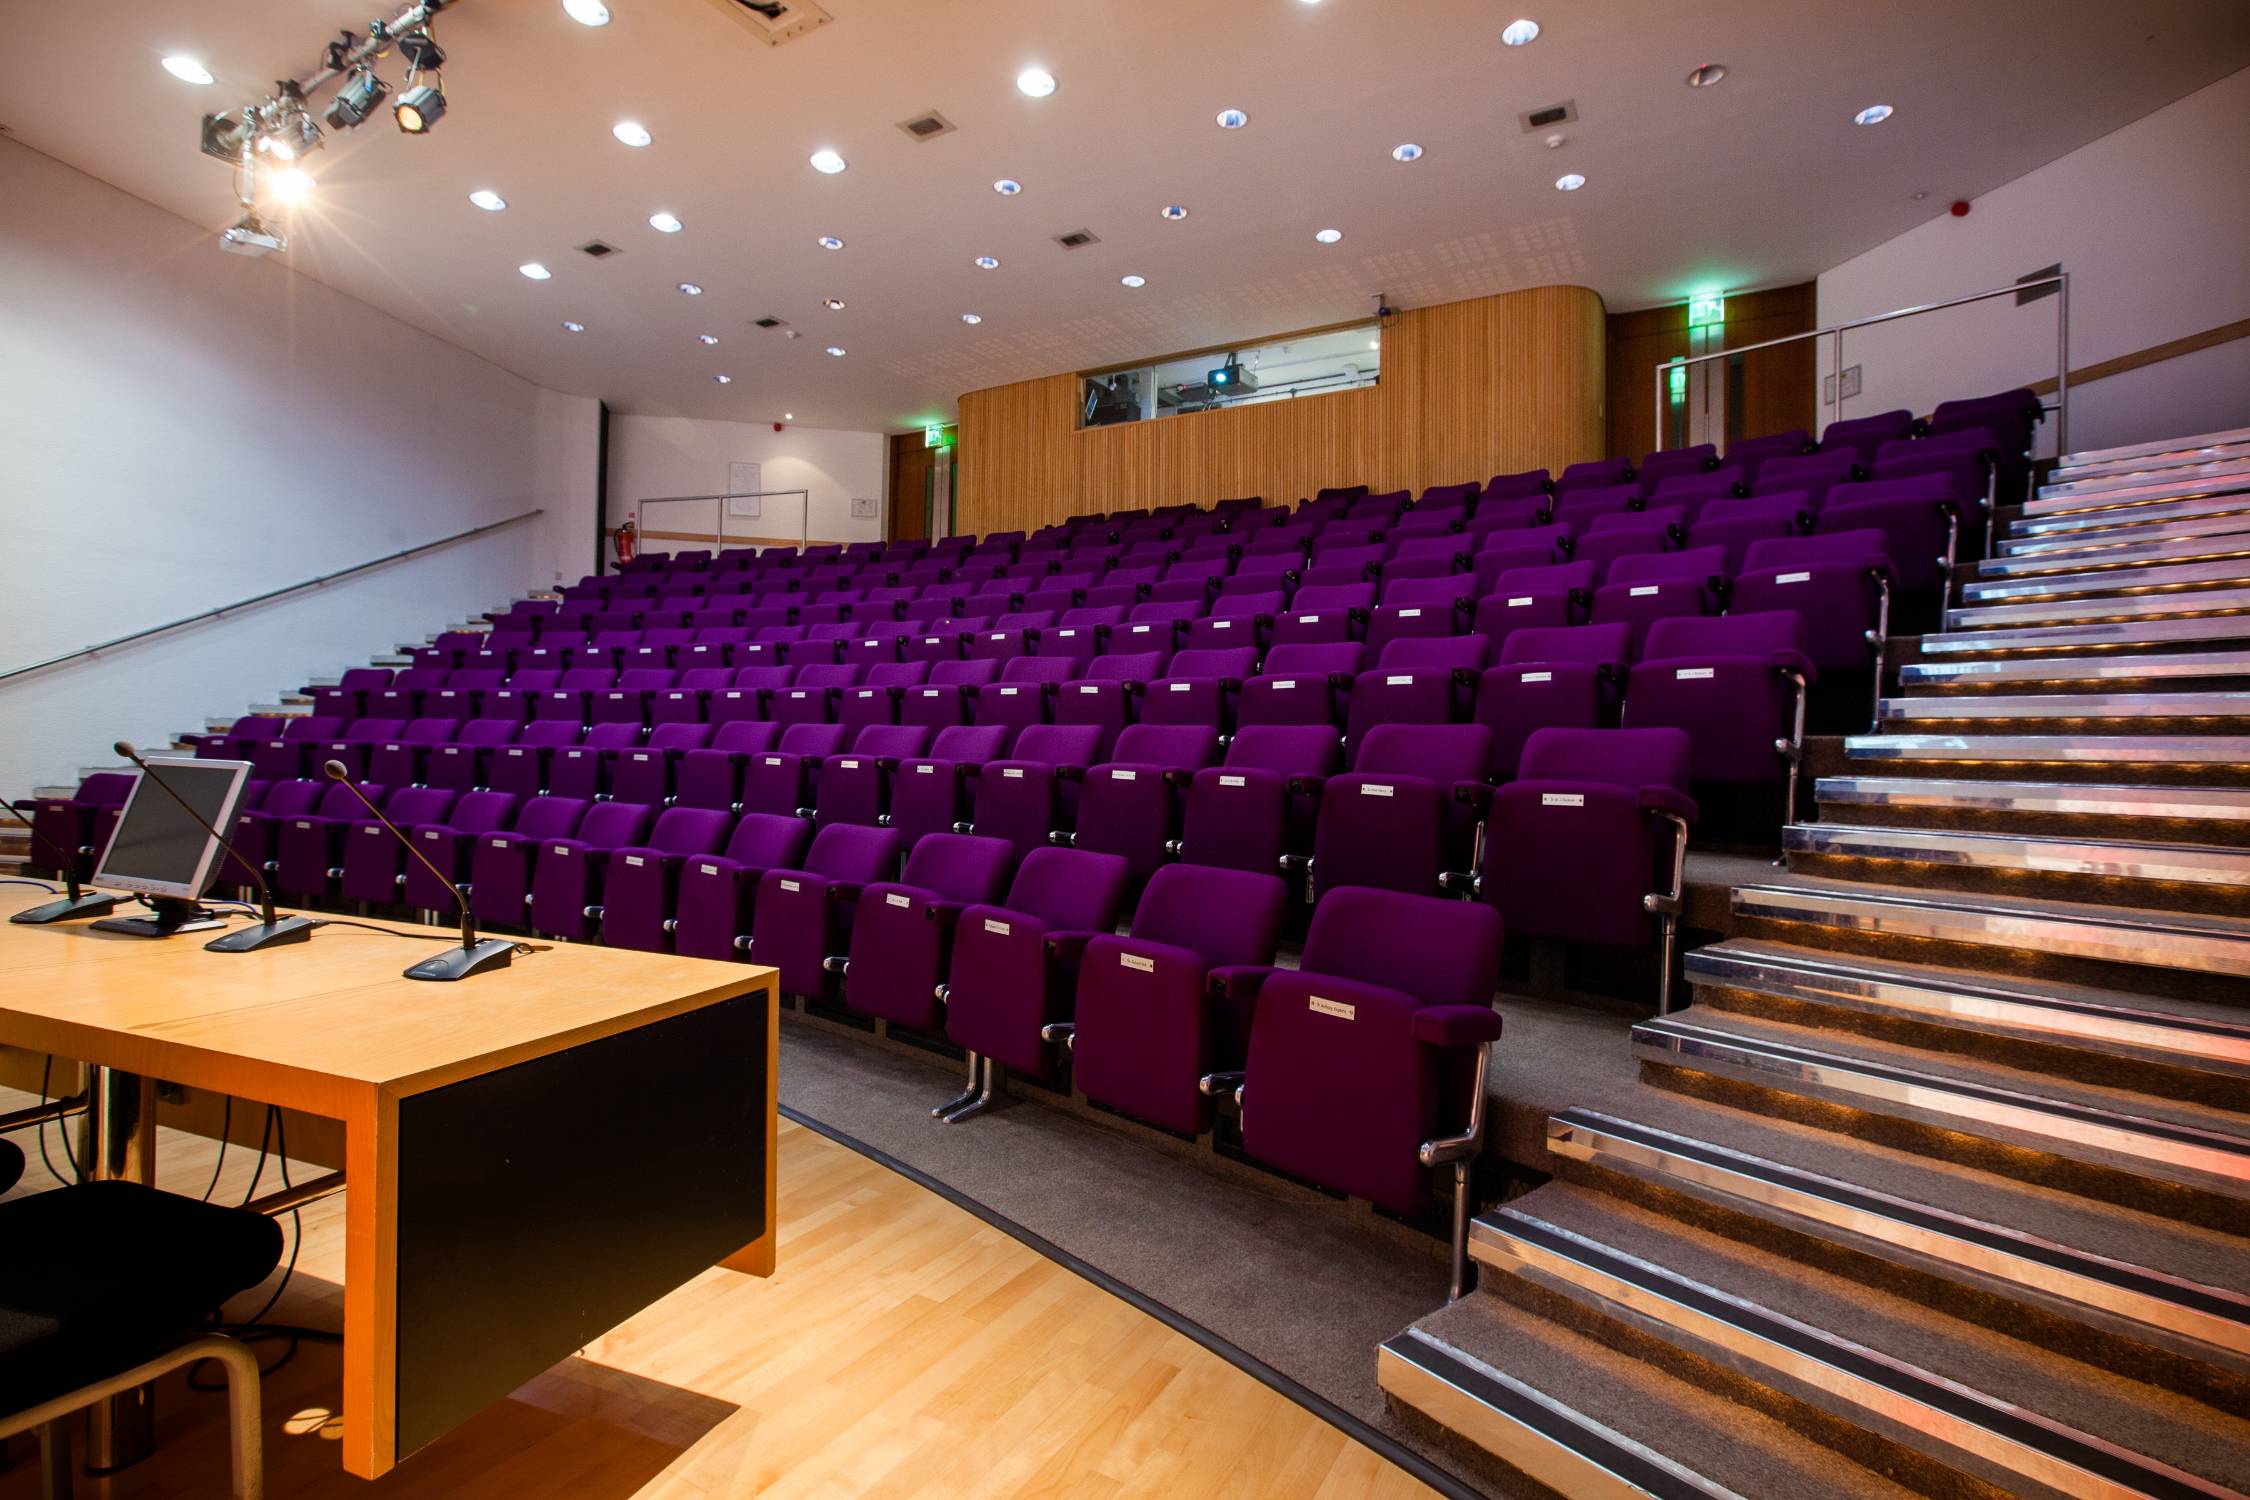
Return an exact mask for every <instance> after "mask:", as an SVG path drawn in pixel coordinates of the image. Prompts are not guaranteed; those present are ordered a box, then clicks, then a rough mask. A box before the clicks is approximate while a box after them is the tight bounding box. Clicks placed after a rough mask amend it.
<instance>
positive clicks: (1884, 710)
mask: <svg viewBox="0 0 2250 1500" xmlns="http://www.w3.org/2000/svg"><path fill="white" fill-rule="evenodd" d="M1881 714H1882V717H1883V718H1885V719H1893V720H1906V721H1908V722H1912V721H1915V720H1927V719H2250V692H2230V691H2226V690H2224V689H2218V690H2212V691H2206V692H2120V693H2009V694H1999V693H1993V694H1984V695H1981V696H1978V697H1974V698H1968V697H1906V698H1885V699H1883V700H1882V703H1881Z"/></svg>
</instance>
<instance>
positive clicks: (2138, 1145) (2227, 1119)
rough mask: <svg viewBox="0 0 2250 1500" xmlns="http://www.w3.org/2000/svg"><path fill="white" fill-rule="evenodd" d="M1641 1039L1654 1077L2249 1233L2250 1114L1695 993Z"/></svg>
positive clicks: (1638, 1051)
mask: <svg viewBox="0 0 2250 1500" xmlns="http://www.w3.org/2000/svg"><path fill="white" fill-rule="evenodd" d="M1633 1049H1634V1052H1635V1055H1637V1056H1638V1057H1639V1058H1640V1059H1641V1061H1642V1063H1643V1065H1644V1072H1643V1077H1644V1078H1645V1079H1646V1080H1647V1081H1648V1082H1650V1083H1652V1084H1655V1085H1657V1086H1659V1087H1663V1088H1672V1089H1677V1090H1679V1091H1680V1092H1682V1093H1687V1094H1694V1095H1696V1096H1698V1097H1702V1098H1711V1099H1717V1100H1720V1101H1721V1102H1724V1103H1730V1104H1738V1105H1741V1106H1742V1107H1745V1108H1749V1109H1752V1110H1755V1111H1759V1112H1763V1113H1771V1114H1774V1115H1778V1116H1781V1117H1783V1118H1788V1119H1797V1120H1804V1121H1807V1122H1809V1123H1812V1124H1818V1125H1824V1126H1826V1127H1827V1128H1829V1129H1832V1130H1837V1131H1840V1132H1843V1133H1845V1134H1851V1135H1857V1136H1859V1137H1860V1138H1862V1139H1867V1140H1875V1141H1881V1142H1884V1143H1885V1144H1888V1145H1893V1146H1898V1147H1901V1148H1903V1149H1906V1150H1912V1151H1920V1152H1923V1153H1924V1154H1926V1155H1929V1156H1933V1157H1937V1158H1939V1159H1940V1160H1945V1161H1953V1162H1959V1163H1961V1164H1963V1165H1967V1166H1973V1167H1978V1168H1980V1169H1983V1170H1988V1171H1994V1172H1999V1173H2001V1174H2003V1175H2006V1176H2011V1177H2016V1178H2019V1179H2022V1180H2027V1181H2036V1182H2043V1183H2046V1184H2048V1185H2050V1186H2055V1187H2062V1188H2067V1189H2069V1190H2071V1191H2074V1192H2078V1193H2083V1194H2085V1195H2087V1196H2088V1197H2092V1198H2098V1199H2100V1200H2102V1201H2104V1202H2110V1203H2123V1204H2125V1205H2127V1206H2128V1207H2132V1208H2137V1209H2141V1210H2144V1211H2147V1212H2152V1213H2159V1214H2167V1215H2171V1216H2174V1217H2178V1218H2182V1219H2186V1220H2188V1221H2190V1222H2193V1223H2198V1224H2204V1225H2208V1226H2210V1227H2212V1228H2216V1229H2222V1230H2226V1231H2228V1232H2230V1233H2236V1234H2250V1115H2245V1114H2242V1113H2239V1112H2236V1111H2232V1110H2217V1109H2210V1108H2206V1107H2202V1106H2197V1105H2191V1104H2186V1103H2182V1102H2180V1101H2177V1100H2172V1099H2163V1098H2158V1097H2155V1096H2152V1095H2148V1094H2140V1093H2131V1092H2127V1091H2125V1090H2121V1089H2105V1088H2098V1087H2095V1086H2094V1085H2091V1084H2084V1083H2073V1082H2069V1081H2066V1080H2061V1079H2055V1078H2050V1077H2046V1076H2043V1075H2040V1074H2037V1073H2032V1072H2026V1071H2024V1070H2022V1069H2017V1068H2009V1067H2003V1066H2001V1065H1999V1064H1997V1063H1991V1062H1986V1061H1983V1060H1980V1059H1977V1058H1972V1057H1968V1056H1965V1055H1962V1054H1960V1053H1940V1052H1931V1051H1927V1050H1924V1049H1921V1048H1915V1047H1902V1046H1899V1045H1897V1044H1895V1043H1892V1042H1886V1041H1882V1040H1878V1039H1876V1038H1873V1037H1866V1036H1858V1035H1852V1034H1849V1033H1844V1032H1840V1031H1836V1030H1833V1029H1823V1028H1815V1027H1807V1026H1792V1025H1788V1024H1786V1023H1783V1022H1779V1021H1772V1020H1768V1019H1766V1018H1764V1017H1760V1016H1749V1015H1744V1014H1742V1013H1740V1012H1737V1011H1720V1010H1712V1009H1709V1008H1707V1007H1704V1006H1700V1005H1694V1006H1689V1007H1688V1008H1687V1009H1686V1010H1683V1011H1678V1012H1675V1013H1674V1014H1672V1015H1670V1016H1663V1017H1658V1018H1657V1019H1655V1020H1652V1021H1646V1022H1642V1023H1640V1024H1639V1025H1636V1026H1635V1027H1634V1028H1633Z"/></svg>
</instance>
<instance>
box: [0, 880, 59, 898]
mask: <svg viewBox="0 0 2250 1500" xmlns="http://www.w3.org/2000/svg"><path fill="white" fill-rule="evenodd" d="M0 885H35V886H37V887H39V889H41V890H43V891H45V892H46V893H47V894H48V895H50V896H56V895H60V894H61V893H62V887H61V886H59V885H49V884H47V882H46V881H44V880H23V879H20V878H18V877H16V876H13V875H11V876H8V877H7V878H6V879H0Z"/></svg>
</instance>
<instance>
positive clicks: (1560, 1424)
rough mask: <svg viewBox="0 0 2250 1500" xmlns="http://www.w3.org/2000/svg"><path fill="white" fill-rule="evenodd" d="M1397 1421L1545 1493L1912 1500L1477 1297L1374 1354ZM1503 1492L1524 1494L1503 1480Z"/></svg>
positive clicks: (1749, 1418) (1624, 1357) (1778, 1430)
mask: <svg viewBox="0 0 2250 1500" xmlns="http://www.w3.org/2000/svg"><path fill="white" fill-rule="evenodd" d="M1377 1361H1378V1364H1377V1378H1378V1379H1379V1380H1380V1381H1381V1382H1382V1386H1383V1389H1384V1391H1385V1392H1387V1393H1388V1394H1389V1396H1390V1397H1391V1400H1392V1402H1393V1405H1394V1408H1396V1409H1399V1410H1401V1411H1404V1412H1410V1413H1413V1414H1414V1415H1415V1416H1416V1417H1418V1418H1419V1419H1420V1424H1421V1425H1422V1426H1423V1427H1424V1428H1425V1429H1427V1428H1437V1429H1442V1430H1443V1431H1445V1432H1446V1433H1449V1434H1450V1435H1451V1436H1452V1437H1453V1438H1454V1439H1455V1441H1456V1442H1457V1443H1466V1444H1472V1445H1474V1447H1475V1448H1476V1450H1477V1451H1478V1452H1479V1453H1480V1454H1483V1455H1487V1456H1489V1458H1491V1459H1494V1460H1497V1461H1498V1462H1499V1463H1501V1464H1503V1465H1505V1466H1507V1468H1508V1469H1509V1470H1511V1471H1512V1476H1510V1477H1515V1478H1518V1479H1528V1480H1530V1481H1532V1482H1534V1483H1535V1484H1537V1485H1538V1486H1540V1488H1539V1489H1538V1490H1537V1493H1539V1494H1542V1495H1545V1494H1557V1495H1566V1496H1587V1495H1603V1496H1609V1495H1615V1496H1625V1495H1652V1496H1658V1497H1662V1500H1726V1497H1730V1496H1732V1497H1747V1500H1760V1497H1769V1496H1770V1497H1780V1496H1799V1495H1802V1496H1812V1495H1822V1496H1830V1495H1832V1496H1837V1497H1854V1500H1905V1497H1906V1496H1908V1495H1910V1494H1912V1493H1913V1492H1912V1491H1909V1490H1905V1489H1902V1488H1900V1487H1899V1486H1898V1485H1895V1484H1893V1483H1891V1482H1890V1481H1889V1480H1887V1479H1885V1478H1883V1477H1881V1476H1880V1475H1877V1474H1874V1473H1872V1472H1870V1471H1869V1470H1867V1469H1864V1468H1862V1467H1860V1466H1859V1465H1858V1464H1855V1463H1853V1462H1852V1461H1850V1460H1849V1459H1847V1458H1844V1457H1843V1456H1842V1455H1840V1454H1838V1453H1836V1452H1834V1451H1833V1450H1831V1449H1828V1448H1824V1447H1822V1446H1821V1445H1820V1444H1818V1443H1814V1442H1811V1441H1809V1440H1807V1439H1806V1438H1805V1437H1803V1436H1802V1435H1801V1434H1799V1433H1796V1432H1793V1431H1791V1430H1790V1429H1789V1428H1787V1427H1785V1426H1783V1425H1782V1424H1781V1423H1779V1422H1777V1421H1775V1420H1773V1419H1772V1418H1771V1417H1767V1416H1763V1415H1761V1414H1759V1413H1757V1412H1754V1411H1748V1410H1745V1409H1744V1408H1742V1407H1739V1406H1737V1405H1735V1404H1733V1403H1732V1402H1729V1401H1727V1400H1725V1399H1724V1398H1722V1397H1719V1396H1716V1395H1713V1394H1712V1393H1711V1392H1709V1391H1707V1390H1704V1389H1702V1388H1700V1387H1698V1386H1695V1385H1691V1384H1689V1383H1688V1382H1686V1381H1683V1380H1678V1379H1675V1378H1673V1377H1672V1376H1670V1375H1667V1374H1665V1373H1664V1372H1663V1371H1661V1370H1658V1369H1657V1368H1655V1367H1654V1366H1652V1365H1649V1364H1646V1363H1643V1362H1642V1361H1639V1360H1636V1359H1634V1358H1632V1357H1631V1356H1630V1355H1628V1354H1624V1353H1621V1352H1619V1351H1618V1350H1616V1349H1612V1348H1607V1347H1605V1346H1604V1345H1602V1344H1600V1343H1597V1342H1596V1341H1594V1340H1593V1339H1590V1338H1587V1337H1585V1336H1584V1335H1582V1334H1578V1333H1573V1332H1572V1331H1571V1330H1569V1329H1567V1328H1565V1327H1563V1326H1562V1325H1560V1324H1558V1323H1555V1322H1552V1321H1550V1320H1548V1319H1546V1318H1542V1317H1539V1316H1537V1315H1535V1314H1533V1313H1530V1312H1526V1311H1525V1310H1524V1309H1522V1308H1520V1307H1517V1306H1514V1305H1513V1304H1511V1303H1508V1302H1505V1301H1503V1300H1501V1299H1499V1298H1497V1297H1467V1298H1464V1299H1462V1300H1461V1301H1459V1302H1457V1303H1455V1304H1453V1305H1452V1306H1451V1307H1446V1308H1441V1309H1440V1310H1439V1311H1437V1312H1435V1313H1432V1314H1431V1315H1430V1316H1428V1317H1426V1318H1423V1319H1421V1320H1420V1321H1419V1322H1417V1323H1416V1324H1415V1325H1414V1326H1413V1327H1412V1328H1410V1329H1408V1330H1407V1331H1406V1332H1404V1333H1402V1334H1400V1335H1399V1336H1398V1337H1396V1338H1393V1339H1389V1340H1387V1341H1385V1343H1384V1344H1383V1346H1382V1348H1381V1349H1380V1350H1379V1351H1378V1352H1377ZM1496 1487H1498V1488H1501V1489H1502V1490H1503V1492H1504V1493H1517V1492H1519V1490H1518V1485H1515V1484H1510V1483H1508V1481H1507V1479H1505V1478H1503V1479H1501V1480H1500V1481H1499V1482H1498V1484H1497V1486H1496Z"/></svg>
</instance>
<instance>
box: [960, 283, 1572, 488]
mask: <svg viewBox="0 0 2250 1500" xmlns="http://www.w3.org/2000/svg"><path fill="white" fill-rule="evenodd" d="M1602 361H1603V320H1602V305H1601V299H1600V298H1599V297H1597V296H1595V295H1594V294H1593V293H1592V292H1590V291H1587V290H1586V289H1585V288H1583V287H1540V288H1537V289H1535V290H1532V291H1527V292H1510V293H1507V294H1505V295H1502V296H1498V297H1479V298H1475V299H1473V300H1470V301H1467V302H1449V303H1445V304H1442V305H1440V306H1437V307H1425V308H1414V309H1411V310H1409V311H1406V312H1402V313H1400V314H1399V315H1398V317H1397V318H1396V320H1395V321H1394V322H1393V323H1392V325H1391V326H1390V328H1389V329H1387V330H1386V331H1385V333H1384V335H1383V363H1382V383H1381V384H1379V385H1376V386H1372V387H1368V388H1366V389H1362V390H1354V391H1338V392H1335V393H1334V394H1331V395H1325V396H1305V397H1301V398H1299V399H1297V400H1294V401H1270V402H1264V403H1261V404H1258V405H1253V406H1241V407H1235V408H1231V409H1228V410H1223V411H1207V412H1194V413H1190V414H1186V415H1180V416H1170V417H1163V418H1159V419H1156V420H1153V421H1145V422H1131V423H1126V424H1124V425H1121V426H1115V427H1094V428H1087V429H1084V430H1080V429H1079V427H1078V420H1077V418H1078V410H1077V408H1078V401H1079V396H1080V388H1079V382H1078V377H1077V376H1076V375H1074V374H1073V375H1053V376H1047V377H1045V378H1043V379H1039V380H1026V381H1020V382H1018V383H1016V384H1014V385H1005V386H995V387H993V388H991V389H989V390H982V391H971V392H968V393H967V394H965V395H964V396H962V398H961V429H960V430H961V444H960V447H959V449H958V450H957V454H958V461H959V463H960V465H961V480H960V495H961V499H960V526H961V529H962V530H963V531H965V532H985V531H1029V530H1032V529H1035V528H1037V527H1039V526H1044V525H1047V524H1049V523H1050V522H1054V521H1059V520H1061V519H1062V518H1063V517H1065V516H1069V515H1075V514H1078V513H1079V512H1082V511H1095V510H1121V509H1127V508H1130V507H1133V506H1139V505H1162V504H1172V503H1179V502H1194V503H1198V504H1208V503H1210V502H1211V501H1214V500H1221V499H1226V498H1229V497H1232V496H1237V495H1263V496H1265V497H1266V499H1267V500H1268V501H1269V502H1272V503H1277V504H1280V503H1287V502H1289V501H1293V500H1296V499H1298V498H1299V497H1301V496H1305V495H1310V494H1312V493H1313V492H1314V491H1315V490H1317V489H1319V488H1320V487H1321V486H1323V485H1328V484H1353V483H1362V482H1364V483H1366V484H1369V485H1372V486H1374V487H1375V488H1376V489H1378V490H1386V489H1413V490H1420V489H1421V488H1423V487H1424V486H1426V485H1432V484H1449V483H1457V482H1460V481H1463V480H1469V479H1484V478H1488V477H1490V476H1491V475H1493V474H1496V473H1506V472H1511V471H1514V470H1518V469H1533V468H1541V467H1545V468H1551V469H1560V468H1562V467H1563V465H1565V464H1569V463H1576V462H1578V461H1580V460H1582V459H1587V458H1598V457H1600V456H1601V455H1602V453H1603V451H1604V450H1603V437H1604V433H1605V426H1604V413H1603V385H1602V370H1603V366H1602Z"/></svg>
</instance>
